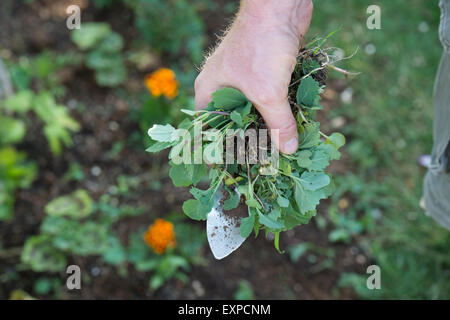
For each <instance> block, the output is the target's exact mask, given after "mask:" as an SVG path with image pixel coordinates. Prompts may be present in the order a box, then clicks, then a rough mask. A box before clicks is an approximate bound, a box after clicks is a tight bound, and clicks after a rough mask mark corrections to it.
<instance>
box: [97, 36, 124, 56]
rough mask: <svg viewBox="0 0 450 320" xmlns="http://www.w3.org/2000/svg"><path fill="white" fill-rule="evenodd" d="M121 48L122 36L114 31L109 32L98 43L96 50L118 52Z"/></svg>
mask: <svg viewBox="0 0 450 320" xmlns="http://www.w3.org/2000/svg"><path fill="white" fill-rule="evenodd" d="M122 48H123V39H122V36H121V35H120V34H118V33H116V32H110V33H109V34H108V35H107V36H106V37H105V38H104V39H103V40H102V41H101V42H100V43H99V45H98V47H97V50H100V51H103V52H120V51H121V50H122Z"/></svg>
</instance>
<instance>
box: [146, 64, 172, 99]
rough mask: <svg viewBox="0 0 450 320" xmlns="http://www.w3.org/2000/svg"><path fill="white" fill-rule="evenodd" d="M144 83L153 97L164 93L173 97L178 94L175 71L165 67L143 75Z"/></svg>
mask: <svg viewBox="0 0 450 320" xmlns="http://www.w3.org/2000/svg"><path fill="white" fill-rule="evenodd" d="M145 85H146V86H147V88H148V91H150V93H151V94H152V96H154V97H159V96H161V95H164V96H165V97H166V98H169V99H173V98H175V97H176V96H177V94H178V83H177V79H176V77H175V72H173V71H172V70H170V69H167V68H160V69H158V70H156V71H155V72H153V73H152V74H149V75H147V76H146V77H145Z"/></svg>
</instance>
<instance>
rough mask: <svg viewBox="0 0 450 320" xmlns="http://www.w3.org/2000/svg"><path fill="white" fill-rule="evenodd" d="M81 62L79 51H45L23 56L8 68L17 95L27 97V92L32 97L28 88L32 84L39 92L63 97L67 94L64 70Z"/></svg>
mask: <svg viewBox="0 0 450 320" xmlns="http://www.w3.org/2000/svg"><path fill="white" fill-rule="evenodd" d="M81 62H82V57H81V56H80V54H77V53H73V52H67V53H58V54H56V53H54V52H51V51H43V52H41V53H39V54H38V55H35V56H33V57H26V56H23V57H21V59H19V61H17V62H16V63H14V64H10V65H9V68H8V69H9V73H10V75H11V79H12V82H13V84H14V87H15V88H16V89H17V93H16V95H19V97H20V99H26V95H27V94H28V98H30V96H29V92H28V93H27V90H30V85H31V84H33V88H34V89H36V91H38V92H39V91H49V92H50V93H51V94H52V95H53V96H55V97H57V98H61V97H63V96H64V95H65V94H66V88H65V87H64V86H63V85H62V84H61V75H62V74H63V73H64V72H63V71H64V70H65V69H67V68H70V67H76V66H79V65H80V64H81ZM22 92H24V93H22ZM17 111H19V112H20V110H17Z"/></svg>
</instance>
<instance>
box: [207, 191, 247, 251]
mask: <svg viewBox="0 0 450 320" xmlns="http://www.w3.org/2000/svg"><path fill="white" fill-rule="evenodd" d="M236 192H237V191H236ZM222 197H223V189H222V187H219V189H218V190H217V192H216V195H215V199H214V207H213V209H212V210H211V212H210V213H208V216H207V220H206V234H207V236H208V242H209V247H210V248H211V251H212V253H213V255H214V257H215V258H216V259H217V260H220V259H223V258H225V257H226V256H228V255H229V254H231V253H232V252H233V251H235V250H236V249H237V248H239V247H240V246H241V244H242V243H243V242H244V241H245V239H246V238H243V237H242V236H241V234H240V232H239V226H240V223H239V219H240V218H236V217H231V216H229V215H227V214H226V213H224V211H223V210H222V205H221V201H220V200H221V199H222Z"/></svg>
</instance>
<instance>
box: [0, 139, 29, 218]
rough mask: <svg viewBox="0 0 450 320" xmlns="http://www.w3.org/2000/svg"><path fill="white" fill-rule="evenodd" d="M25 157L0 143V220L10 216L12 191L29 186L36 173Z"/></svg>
mask: <svg viewBox="0 0 450 320" xmlns="http://www.w3.org/2000/svg"><path fill="white" fill-rule="evenodd" d="M25 158H26V157H25V154H24V153H21V152H18V151H17V150H16V149H14V148H13V147H11V146H9V147H1V145H0V220H10V219H11V218H12V216H13V208H14V192H15V191H16V190H17V189H18V188H27V187H29V186H30V184H31V182H32V181H33V179H34V177H35V175H36V166H35V165H34V164H32V163H29V162H26V159H25Z"/></svg>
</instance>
